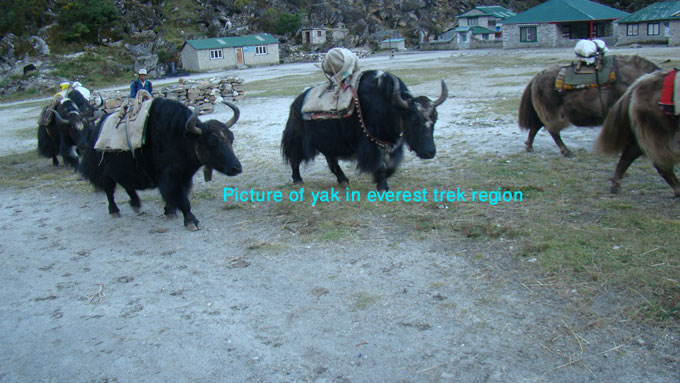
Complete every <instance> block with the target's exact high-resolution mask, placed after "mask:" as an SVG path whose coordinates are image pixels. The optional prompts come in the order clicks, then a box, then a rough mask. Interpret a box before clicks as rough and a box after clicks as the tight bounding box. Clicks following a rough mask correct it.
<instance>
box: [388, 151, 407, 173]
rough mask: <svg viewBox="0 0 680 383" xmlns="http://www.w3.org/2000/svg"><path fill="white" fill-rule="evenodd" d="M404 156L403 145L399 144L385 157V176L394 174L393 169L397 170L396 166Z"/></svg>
mask: <svg viewBox="0 0 680 383" xmlns="http://www.w3.org/2000/svg"><path fill="white" fill-rule="evenodd" d="M403 158H404V147H403V146H399V147H397V148H396V149H394V151H393V152H392V153H390V155H389V156H388V157H387V158H385V162H386V164H387V165H386V170H385V177H387V178H390V177H391V176H392V174H394V172H395V171H397V168H398V167H399V164H400V163H401V160H402V159H403Z"/></svg>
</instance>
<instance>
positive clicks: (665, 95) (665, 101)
mask: <svg viewBox="0 0 680 383" xmlns="http://www.w3.org/2000/svg"><path fill="white" fill-rule="evenodd" d="M677 73H678V71H677V70H672V71H670V72H669V73H668V74H667V75H666V77H664V79H663V88H662V89H661V98H660V99H659V104H661V105H673V84H675V75H676V74H677Z"/></svg>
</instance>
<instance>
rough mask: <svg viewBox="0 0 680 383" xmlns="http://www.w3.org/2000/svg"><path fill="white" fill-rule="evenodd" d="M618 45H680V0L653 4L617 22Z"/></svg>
mask: <svg viewBox="0 0 680 383" xmlns="http://www.w3.org/2000/svg"><path fill="white" fill-rule="evenodd" d="M616 24H617V26H616V33H617V35H618V42H617V44H618V45H625V44H632V43H652V44H668V45H670V46H678V45H680V1H664V2H660V3H654V4H651V5H649V6H647V7H645V8H642V9H641V10H639V11H637V12H635V13H632V14H630V15H628V16H626V17H623V18H621V19H619V20H617V22H616Z"/></svg>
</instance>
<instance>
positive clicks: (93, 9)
mask: <svg viewBox="0 0 680 383" xmlns="http://www.w3.org/2000/svg"><path fill="white" fill-rule="evenodd" d="M59 5H60V9H59V16H58V18H57V21H58V22H59V25H60V27H61V31H62V36H61V37H62V39H63V40H64V41H66V42H72V41H78V42H89V43H99V42H100V41H101V32H102V29H103V28H107V29H108V28H110V27H111V26H112V25H115V24H116V23H117V22H118V21H119V20H120V15H119V14H118V9H117V8H116V6H115V5H114V4H113V3H112V2H111V1H110V0H63V1H61V2H59Z"/></svg>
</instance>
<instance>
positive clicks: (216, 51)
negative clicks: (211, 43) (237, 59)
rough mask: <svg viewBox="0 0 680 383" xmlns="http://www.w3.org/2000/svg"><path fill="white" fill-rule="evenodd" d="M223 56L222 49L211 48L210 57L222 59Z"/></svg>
mask: <svg viewBox="0 0 680 383" xmlns="http://www.w3.org/2000/svg"><path fill="white" fill-rule="evenodd" d="M223 58H224V56H223V55H222V49H211V50H210V59H211V60H221V59H223Z"/></svg>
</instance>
